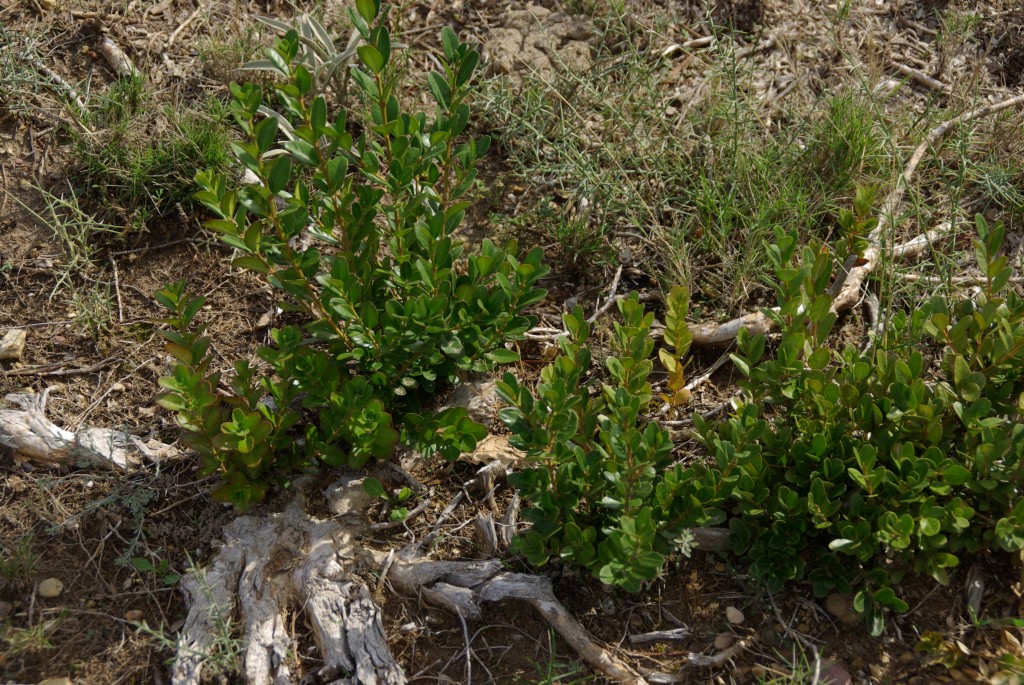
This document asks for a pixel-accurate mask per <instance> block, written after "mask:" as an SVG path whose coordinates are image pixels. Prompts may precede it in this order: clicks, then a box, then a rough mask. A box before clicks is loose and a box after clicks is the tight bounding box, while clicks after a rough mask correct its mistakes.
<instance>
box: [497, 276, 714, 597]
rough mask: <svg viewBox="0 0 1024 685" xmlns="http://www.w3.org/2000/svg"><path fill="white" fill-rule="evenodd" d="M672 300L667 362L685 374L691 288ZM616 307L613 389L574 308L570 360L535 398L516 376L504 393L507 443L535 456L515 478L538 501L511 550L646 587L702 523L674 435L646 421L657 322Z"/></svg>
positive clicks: (633, 301) (553, 368)
mask: <svg viewBox="0 0 1024 685" xmlns="http://www.w3.org/2000/svg"><path fill="white" fill-rule="evenodd" d="M668 304H669V317H668V324H669V325H668V329H667V330H666V339H667V341H668V342H669V343H670V345H671V346H672V347H673V349H674V353H672V352H669V351H667V350H664V351H663V352H664V353H665V354H664V355H663V358H664V359H665V360H670V361H666V362H665V363H666V364H668V365H671V368H672V369H674V370H676V375H677V376H678V377H681V375H682V368H681V367H682V362H681V361H680V357H682V356H684V355H685V354H686V350H687V348H688V347H689V341H690V337H689V331H688V330H687V328H686V323H685V316H686V304H687V294H686V292H685V291H684V290H682V289H678V288H677V289H675V290H673V291H672V293H671V294H670V297H669V299H668ZM619 311H620V313H621V314H622V319H623V321H622V323H619V322H616V323H614V331H613V333H612V336H611V343H612V348H613V353H612V355H611V356H609V357H608V358H607V359H606V360H605V366H606V367H607V370H608V374H609V376H610V382H609V383H604V384H600V383H596V382H594V381H593V380H592V378H591V376H590V365H591V353H590V350H589V348H588V347H587V346H586V343H587V339H588V337H589V335H590V325H589V324H588V323H587V322H586V321H585V320H584V317H583V311H582V309H580V308H579V307H577V308H576V309H575V310H574V311H573V312H571V313H569V314H566V315H565V316H564V317H563V320H564V323H565V326H566V329H567V330H568V331H569V336H568V337H566V338H562V339H561V340H560V341H559V344H560V346H561V354H560V355H559V356H558V357H557V358H556V359H555V360H554V361H553V362H552V363H551V364H550V365H549V366H547V367H545V368H544V370H543V371H542V372H541V379H540V382H539V383H538V385H537V388H536V391H535V392H534V393H531V392H530V391H529V389H527V388H525V387H524V386H523V385H522V384H521V383H520V382H519V381H518V380H516V378H515V377H514V376H513V375H512V374H505V377H504V379H503V380H502V381H501V382H500V383H498V386H497V388H498V394H499V395H500V396H501V397H502V398H503V399H504V400H505V401H506V402H508V403H509V404H510V405H512V406H510V407H508V408H506V409H503V410H502V411H501V418H502V420H503V421H504V422H505V424H506V425H507V426H508V427H509V428H510V429H511V430H512V432H513V436H512V438H511V439H510V443H511V444H512V445H513V446H514V447H517V448H519V449H521V450H524V451H525V452H526V455H527V457H526V458H527V461H528V468H525V469H523V470H521V471H520V472H518V473H515V474H512V475H511V476H510V477H509V479H510V481H511V482H512V483H513V484H514V485H515V486H516V487H517V488H518V489H519V491H520V493H522V495H523V496H524V497H525V498H526V499H527V500H528V501H529V506H528V507H526V508H525V509H524V512H523V515H524V518H526V519H527V520H528V521H531V522H532V523H533V526H532V527H531V528H530V529H529V530H527V531H526V532H525V533H524V534H523V535H521V536H520V537H519V538H517V539H516V542H515V546H514V549H515V550H517V551H519V552H521V553H522V554H524V555H525V556H526V558H527V559H528V560H529V561H530V562H531V563H533V564H537V565H543V564H545V563H547V562H548V561H549V560H552V559H554V560H561V561H563V562H566V563H569V564H575V565H578V566H582V567H583V568H586V569H589V570H591V571H593V573H594V575H595V576H596V577H598V578H600V579H601V580H602V581H604V582H606V583H611V584H614V585H620V586H622V587H624V588H626V589H629V590H638V589H640V586H641V584H642V583H643V582H644V581H648V580H652V579H653V578H656V577H657V576H658V574H659V573H660V572H661V569H662V567H663V566H664V564H665V559H666V556H667V555H669V554H671V553H672V552H674V551H675V550H676V546H677V545H676V542H675V538H676V536H677V535H678V533H679V532H680V531H681V530H683V529H684V528H685V526H686V525H687V524H692V523H695V522H696V523H701V522H703V521H701V520H696V519H694V518H693V514H694V512H693V509H692V506H691V502H690V501H689V500H688V499H687V498H686V497H685V493H684V492H682V491H681V490H680V486H681V485H682V483H681V481H680V476H681V475H682V474H683V469H682V467H680V466H676V467H674V468H673V467H672V454H671V453H672V441H671V440H670V439H669V435H668V433H667V432H666V431H665V430H663V429H661V428H660V427H659V426H658V424H656V423H654V422H650V423H647V424H646V425H644V424H643V423H642V422H641V417H642V415H643V414H644V413H645V412H646V411H647V410H648V407H649V405H650V403H651V399H652V389H651V384H650V382H649V380H648V378H649V376H650V374H651V371H652V369H653V366H654V365H653V362H652V361H651V359H650V357H651V353H652V351H653V349H654V341H653V339H652V338H651V324H652V323H653V321H654V315H653V314H651V313H645V312H644V308H643V305H641V304H640V301H639V298H638V297H637V296H636V294H633V295H632V296H630V297H628V298H625V299H623V300H620V301H619ZM668 399H673V398H668ZM698 515H699V513H698Z"/></svg>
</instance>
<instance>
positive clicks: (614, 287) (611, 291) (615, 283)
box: [587, 264, 622, 323]
mask: <svg viewBox="0 0 1024 685" xmlns="http://www.w3.org/2000/svg"><path fill="white" fill-rule="evenodd" d="M620 278H622V265H621V264H619V268H618V269H616V270H615V278H613V279H612V284H611V287H609V288H608V299H607V300H606V301H605V303H604V304H603V305H601V306H600V307H598V309H597V311H595V312H594V314H593V315H592V316H591V317H590V318H589V319H587V323H594V322H595V321H597V317H599V316H601V315H602V314H604V313H605V312H606V311H608V310H609V309H611V306H612V305H613V304H614V303H615V301H616V300H617V299H618V298H617V297H615V293H616V292H618V290H619V279H620Z"/></svg>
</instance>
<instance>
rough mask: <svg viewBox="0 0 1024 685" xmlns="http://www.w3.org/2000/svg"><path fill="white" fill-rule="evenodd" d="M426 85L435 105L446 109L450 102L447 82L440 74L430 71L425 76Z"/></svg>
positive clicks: (450, 94) (449, 88) (450, 90)
mask: <svg viewBox="0 0 1024 685" xmlns="http://www.w3.org/2000/svg"><path fill="white" fill-rule="evenodd" d="M427 83H428V84H429V85H430V92H431V93H433V95H434V99H435V100H436V101H437V104H439V105H441V106H442V107H444V108H446V109H447V108H448V106H449V105H451V101H452V89H451V87H450V86H449V85H448V81H446V80H445V78H444V76H442V75H441V74H439V73H437V72H436V71H432V72H430V73H429V74H427Z"/></svg>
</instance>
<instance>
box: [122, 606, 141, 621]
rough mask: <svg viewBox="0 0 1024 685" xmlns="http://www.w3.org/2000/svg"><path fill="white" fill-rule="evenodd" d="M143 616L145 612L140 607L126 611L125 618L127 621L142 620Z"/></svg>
mask: <svg viewBox="0 0 1024 685" xmlns="http://www.w3.org/2000/svg"><path fill="white" fill-rule="evenodd" d="M142 617H143V613H142V611H140V610H139V609H129V610H128V611H126V612H124V620H126V621H141V620H142Z"/></svg>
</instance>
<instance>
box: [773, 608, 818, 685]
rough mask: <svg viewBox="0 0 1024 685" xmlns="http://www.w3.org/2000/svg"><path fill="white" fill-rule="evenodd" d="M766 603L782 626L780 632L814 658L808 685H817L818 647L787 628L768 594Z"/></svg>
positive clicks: (787, 625) (780, 613)
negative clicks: (768, 603)
mask: <svg viewBox="0 0 1024 685" xmlns="http://www.w3.org/2000/svg"><path fill="white" fill-rule="evenodd" d="M768 601H769V602H770V603H771V605H772V611H774V612H775V618H776V620H778V622H779V625H780V626H782V630H784V631H785V632H786V635H788V636H789V637H790V639H792V640H793V641H794V642H798V643H800V644H801V645H803V647H804V648H805V649H808V650H810V652H811V654H812V655H813V656H814V672H813V673H812V677H811V682H810V685H818V682H819V681H820V680H821V654H820V653H819V652H818V646H817V645H816V644H814V643H813V642H811V640H809V639H808V638H806V637H805V636H803V635H801V634H800V633H799V632H797V631H795V630H793V629H792V628H790V627H789V624H787V623H786V622H785V621H784V620H783V619H782V612H781V611H779V607H778V606H777V605H776V604H775V598H774V597H772V596H771V594H770V593H769V595H768Z"/></svg>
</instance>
